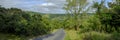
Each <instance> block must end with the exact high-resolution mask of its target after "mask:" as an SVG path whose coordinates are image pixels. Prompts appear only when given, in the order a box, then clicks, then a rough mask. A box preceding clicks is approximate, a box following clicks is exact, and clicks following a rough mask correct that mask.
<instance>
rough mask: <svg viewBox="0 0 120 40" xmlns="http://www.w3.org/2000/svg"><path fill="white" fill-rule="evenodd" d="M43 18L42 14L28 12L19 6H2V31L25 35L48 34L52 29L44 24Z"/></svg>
mask: <svg viewBox="0 0 120 40" xmlns="http://www.w3.org/2000/svg"><path fill="white" fill-rule="evenodd" d="M3 9H4V10H3ZM41 18H42V16H41V15H40V14H32V13H27V12H24V11H22V10H20V9H17V8H9V9H6V8H2V7H1V8H0V32H1V33H8V34H15V35H23V36H35V35H43V34H46V33H48V32H49V31H50V30H49V28H48V27H45V26H44V24H43V23H42V19H41Z"/></svg>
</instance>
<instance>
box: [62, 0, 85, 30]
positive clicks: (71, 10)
mask: <svg viewBox="0 0 120 40" xmlns="http://www.w3.org/2000/svg"><path fill="white" fill-rule="evenodd" d="M66 2H67V4H65V7H64V9H65V10H66V13H68V15H69V17H68V18H70V17H74V19H73V21H74V22H73V23H74V24H73V25H74V28H75V30H78V28H79V26H80V23H79V21H80V20H79V15H80V13H82V11H84V9H85V8H86V5H87V0H66Z"/></svg>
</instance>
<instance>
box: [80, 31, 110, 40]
mask: <svg viewBox="0 0 120 40" xmlns="http://www.w3.org/2000/svg"><path fill="white" fill-rule="evenodd" d="M81 36H82V39H83V40H108V39H109V36H110V34H105V33H99V32H86V33H83V34H81Z"/></svg>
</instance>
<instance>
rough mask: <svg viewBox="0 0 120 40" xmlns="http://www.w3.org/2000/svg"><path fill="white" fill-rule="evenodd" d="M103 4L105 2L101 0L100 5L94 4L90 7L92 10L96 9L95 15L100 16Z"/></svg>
mask: <svg viewBox="0 0 120 40" xmlns="http://www.w3.org/2000/svg"><path fill="white" fill-rule="evenodd" d="M104 3H105V0H102V1H101V2H100V3H98V2H94V4H93V6H92V7H93V8H96V13H97V14H98V15H100V13H101V11H102V9H103V8H105V5H104Z"/></svg>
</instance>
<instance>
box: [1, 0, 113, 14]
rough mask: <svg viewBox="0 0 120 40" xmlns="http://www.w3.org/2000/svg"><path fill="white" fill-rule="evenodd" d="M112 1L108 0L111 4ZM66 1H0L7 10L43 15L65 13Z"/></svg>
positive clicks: (90, 0)
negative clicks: (15, 9) (13, 9)
mask: <svg viewBox="0 0 120 40" xmlns="http://www.w3.org/2000/svg"><path fill="white" fill-rule="evenodd" d="M92 1H98V2H100V0H89V2H92ZM111 1H112V0H106V3H107V2H111ZM65 3H66V2H65V0H0V5H2V6H3V7H6V8H11V7H15V8H20V9H22V10H27V11H35V12H42V13H64V12H65V11H64V10H63V9H62V8H63V6H64V4H65Z"/></svg>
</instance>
